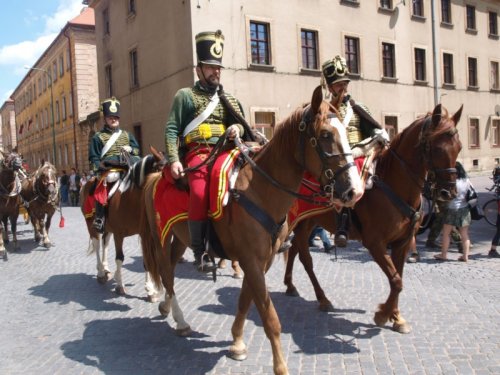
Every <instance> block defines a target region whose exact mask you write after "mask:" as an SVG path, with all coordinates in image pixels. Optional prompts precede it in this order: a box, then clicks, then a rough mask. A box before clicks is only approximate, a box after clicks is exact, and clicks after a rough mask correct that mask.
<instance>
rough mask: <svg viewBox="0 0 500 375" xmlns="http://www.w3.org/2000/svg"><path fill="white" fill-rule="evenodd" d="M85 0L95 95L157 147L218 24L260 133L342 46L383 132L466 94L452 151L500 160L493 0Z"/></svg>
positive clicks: (469, 163) (499, 60) (235, 86)
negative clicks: (458, 147) (200, 46)
mask: <svg viewBox="0 0 500 375" xmlns="http://www.w3.org/2000/svg"><path fill="white" fill-rule="evenodd" d="M89 3H90V6H91V7H92V8H94V9H95V19H96V35H97V38H96V41H97V59H98V70H99V96H100V98H101V99H102V98H105V97H108V96H111V95H114V96H116V97H117V98H118V99H120V100H121V103H122V108H121V113H122V118H121V124H122V126H123V127H124V128H126V129H127V130H129V131H131V132H133V133H134V134H135V135H136V137H137V138H138V140H139V142H140V143H141V146H142V147H143V148H144V147H147V145H149V144H152V145H154V146H156V147H159V148H160V149H163V148H164V144H163V138H164V135H163V134H164V126H165V123H166V119H167V116H168V113H169V111H170V106H171V103H172V98H173V96H174V94H175V92H176V91H177V90H178V89H179V88H181V87H185V86H191V85H192V84H193V83H194V82H195V81H196V79H197V77H196V75H195V71H194V66H195V65H196V54H195V49H194V37H195V35H196V34H197V33H198V32H201V31H209V30H211V31H215V30H217V29H220V30H222V31H223V34H224V35H225V48H224V49H225V50H224V58H223V64H224V66H225V69H224V70H223V72H222V79H221V82H222V84H223V85H224V88H225V90H226V91H228V92H230V93H232V94H233V95H235V96H236V97H237V98H238V99H239V100H240V101H241V102H242V103H243V106H244V110H245V114H246V118H247V120H249V122H250V123H251V124H252V125H253V126H256V127H258V128H260V129H261V130H263V131H264V132H265V133H266V134H268V135H272V132H273V128H274V126H276V125H277V124H278V123H279V121H280V120H282V119H283V118H284V117H286V116H287V115H288V114H290V113H291V112H292V111H293V110H294V109H295V108H296V107H298V106H299V105H301V104H302V103H304V102H307V101H309V100H310V98H311V95H312V92H313V90H314V88H315V87H316V86H318V85H319V84H320V81H321V64H322V62H323V61H325V60H327V59H330V58H332V57H333V56H335V55H337V54H339V55H342V56H344V57H346V60H347V62H348V65H349V68H350V70H351V75H350V76H351V84H350V87H349V88H350V92H351V94H352V95H353V97H354V98H355V99H356V100H357V101H359V102H363V103H364V104H365V105H367V106H368V108H369V109H370V110H371V112H372V114H373V116H374V117H375V118H376V119H377V120H378V121H379V122H380V123H381V124H383V126H385V127H386V129H387V130H388V132H389V133H390V134H391V135H394V134H395V133H397V132H399V131H401V130H402V129H404V128H405V127H406V126H408V125H410V124H411V123H412V122H413V121H414V120H415V119H416V118H417V117H419V116H422V115H424V114H426V113H427V112H429V111H432V110H433V108H434V106H435V105H436V104H437V103H442V104H443V105H444V106H445V107H446V108H447V109H448V110H449V111H450V112H451V113H454V112H455V111H457V110H458V108H459V107H460V106H461V105H462V104H463V105H464V111H463V115H462V119H461V121H460V123H459V126H458V128H459V134H460V138H461V140H462V143H463V150H462V152H461V154H460V160H461V161H463V162H464V165H465V166H466V168H467V169H469V170H477V171H480V170H489V169H491V168H492V167H493V165H494V164H496V163H498V162H499V160H498V158H499V156H500V107H499V104H500V84H499V74H500V73H499V64H500V42H499V31H498V15H499V14H500V2H499V1H498V0H464V1H451V0H431V1H424V0H412V1H406V2H403V1H396V0H372V1H360V0H334V1H332V0H308V1H307V2H305V1H303V0H273V1H262V0H233V1H209V0H186V1H178V2H166V1H162V0H148V1H147V2H138V1H134V0H113V1H110V0H94V1H90V2H89ZM285 10H286V11H285ZM433 15H434V16H433ZM146 151H147V150H146Z"/></svg>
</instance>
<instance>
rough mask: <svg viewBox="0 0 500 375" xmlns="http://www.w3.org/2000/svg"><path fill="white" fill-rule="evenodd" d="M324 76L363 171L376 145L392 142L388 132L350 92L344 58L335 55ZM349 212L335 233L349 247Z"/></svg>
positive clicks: (337, 240)
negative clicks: (369, 154) (367, 156)
mask: <svg viewBox="0 0 500 375" xmlns="http://www.w3.org/2000/svg"><path fill="white" fill-rule="evenodd" d="M322 71H323V79H324V82H325V84H326V86H327V88H328V91H329V92H330V94H331V101H330V104H331V106H332V109H333V110H334V112H335V113H336V118H337V119H338V121H340V122H341V123H342V124H343V125H344V126H345V128H346V132H347V139H348V142H349V146H351V149H352V152H353V157H354V159H355V162H356V165H357V166H358V170H359V171H360V172H361V171H362V169H363V168H366V166H363V164H364V161H365V156H366V155H367V154H368V153H370V152H371V151H372V150H373V149H374V148H375V147H379V146H380V145H384V144H385V143H386V142H388V141H389V136H388V135H387V132H386V131H385V130H384V129H382V126H381V125H380V124H379V123H378V122H377V121H376V120H374V119H373V117H372V116H371V114H370V111H369V110H368V108H367V107H366V106H365V105H364V104H362V103H357V102H355V101H354V99H352V97H351V96H350V95H349V94H348V93H347V88H348V86H349V82H350V81H351V80H350V78H349V69H348V67H347V64H346V61H345V59H344V58H343V57H340V56H338V55H337V56H335V57H334V58H333V59H331V60H327V61H325V62H324V63H323V66H322ZM348 219H349V211H348V209H347V208H343V209H342V210H341V212H340V213H339V214H338V216H337V232H336V233H335V245H336V246H339V247H345V246H346V245H347V232H348V221H349V220H348Z"/></svg>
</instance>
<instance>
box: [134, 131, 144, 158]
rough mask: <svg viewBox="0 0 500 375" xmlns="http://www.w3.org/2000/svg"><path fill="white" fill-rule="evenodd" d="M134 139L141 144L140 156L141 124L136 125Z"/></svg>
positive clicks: (140, 152) (140, 151)
mask: <svg viewBox="0 0 500 375" xmlns="http://www.w3.org/2000/svg"><path fill="white" fill-rule="evenodd" d="M134 137H135V139H136V140H137V143H138V144H139V154H140V155H142V126H141V124H137V125H134Z"/></svg>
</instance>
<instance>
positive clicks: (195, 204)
mask: <svg viewBox="0 0 500 375" xmlns="http://www.w3.org/2000/svg"><path fill="white" fill-rule="evenodd" d="M195 42H196V54H197V58H198V63H197V66H196V74H197V76H198V79H199V80H198V81H197V82H196V83H195V85H194V86H193V87H186V88H182V89H180V90H179V91H177V93H176V94H175V97H174V99H173V104H172V109H171V111H170V114H169V117H168V120H167V124H166V128H165V145H166V158H167V162H168V165H167V166H166V168H168V169H167V170H165V171H164V173H168V174H171V176H172V177H173V178H174V179H175V180H177V179H179V178H181V177H182V176H184V175H185V172H184V168H185V167H188V168H193V167H195V169H194V170H192V171H190V173H187V179H188V183H189V188H190V194H189V210H188V227H189V236H190V247H191V249H193V252H194V257H195V262H194V265H195V266H197V268H198V270H199V271H200V272H210V271H213V270H214V269H215V265H214V264H213V262H211V261H207V262H205V261H204V254H206V253H205V251H206V246H205V240H206V238H205V237H206V234H207V227H208V207H209V197H208V187H209V180H210V174H209V166H208V165H207V164H203V162H204V161H205V160H206V159H207V158H208V157H209V154H210V152H211V151H212V149H213V147H214V145H215V144H216V143H217V142H218V141H219V138H221V137H222V136H224V134H225V135H226V137H227V139H228V140H230V141H233V140H234V139H235V137H240V136H241V137H244V136H246V137H248V135H249V133H250V129H249V128H248V127H247V126H246V123H245V120H244V118H243V117H244V113H243V108H242V106H241V104H240V102H239V101H238V100H237V99H236V98H235V97H234V96H232V95H230V94H228V93H224V91H223V89H222V85H220V73H221V69H222V68H223V66H222V54H223V48H224V36H223V35H222V32H221V31H220V30H217V31H216V32H211V31H209V32H202V33H199V34H197V35H196V37H195ZM230 144H231V147H234V144H232V142H231V143H230ZM197 166H199V167H197Z"/></svg>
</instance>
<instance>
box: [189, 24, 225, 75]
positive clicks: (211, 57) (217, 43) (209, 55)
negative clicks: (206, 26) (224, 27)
mask: <svg viewBox="0 0 500 375" xmlns="http://www.w3.org/2000/svg"><path fill="white" fill-rule="evenodd" d="M195 41H196V56H197V57H198V63H199V64H200V63H201V64H210V65H218V66H220V67H223V66H222V53H223V51H224V35H222V31H220V30H217V31H215V32H213V31H205V32H202V33H199V34H197V35H196V37H195Z"/></svg>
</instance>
